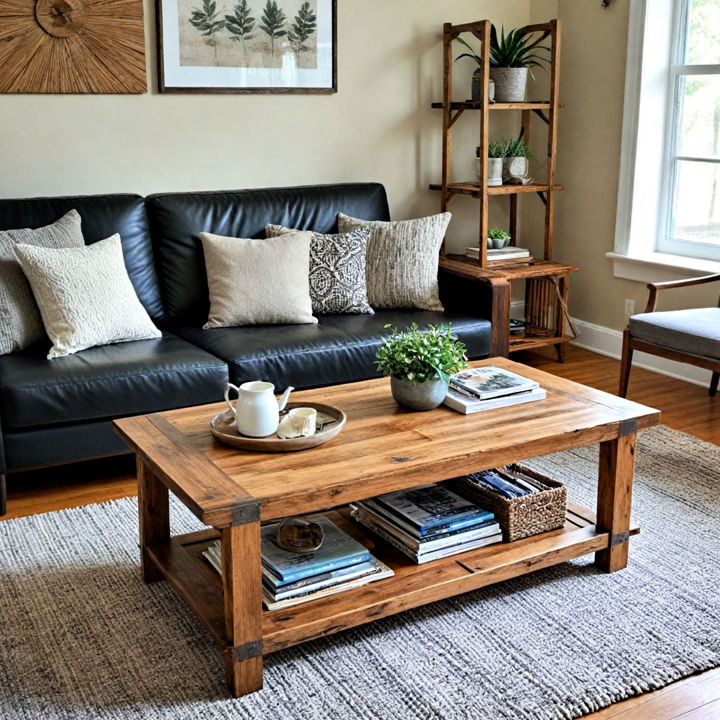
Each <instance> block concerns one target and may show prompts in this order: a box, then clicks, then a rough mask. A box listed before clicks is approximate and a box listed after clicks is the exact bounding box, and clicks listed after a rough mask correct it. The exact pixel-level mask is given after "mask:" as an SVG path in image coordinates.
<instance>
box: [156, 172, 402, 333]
mask: <svg viewBox="0 0 720 720" xmlns="http://www.w3.org/2000/svg"><path fill="white" fill-rule="evenodd" d="M146 205H147V212H148V217H149V220H150V226H151V229H152V235H153V242H154V248H155V256H156V258H157V265H158V274H159V276H160V283H161V285H162V292H163V298H164V301H165V308H166V310H167V313H168V321H169V322H170V323H171V324H172V325H173V326H175V327H180V326H184V327H195V326H198V327H199V326H200V325H202V324H203V323H204V322H205V321H206V320H207V317H208V285H207V276H206V274H205V262H204V259H203V254H202V247H201V245H200V240H199V238H198V233H201V232H208V233H212V234H214V235H224V236H226V237H236V238H264V237H265V226H266V225H271V224H274V225H284V226H285V227H290V228H293V229H295V230H315V231H317V232H321V233H332V232H337V213H338V212H340V211H342V212H345V213H348V214H350V215H354V216H356V217H360V218H363V219H366V220H388V219H389V211H388V204H387V197H386V195H385V188H384V187H383V186H382V185H380V184H378V183H355V184H342V185H315V186H308V187H294V188H269V189H261V190H238V191H228V192H202V193H174V194H168V195H151V196H150V197H148V198H147V200H146Z"/></svg>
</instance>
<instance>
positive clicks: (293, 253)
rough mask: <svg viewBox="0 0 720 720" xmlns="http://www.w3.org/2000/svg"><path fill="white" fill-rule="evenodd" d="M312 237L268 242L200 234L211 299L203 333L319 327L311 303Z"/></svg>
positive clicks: (299, 235)
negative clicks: (265, 327) (246, 328)
mask: <svg viewBox="0 0 720 720" xmlns="http://www.w3.org/2000/svg"><path fill="white" fill-rule="evenodd" d="M311 238H312V233H309V232H294V233H288V234H286V235H281V236H279V237H275V238H268V239H266V240H253V239H250V238H231V237H224V236H222V235H213V234H211V233H200V240H201V241H202V246H203V252H204V253H205V269H206V271H207V279H208V290H209V294H210V315H209V316H208V321H207V322H206V323H205V325H204V326H203V327H204V328H205V329H208V328H217V327H233V326H235V325H260V324H265V325H282V324H288V325H303V324H309V323H317V318H316V317H313V314H312V302H311V300H310V282H309V271H310V240H311Z"/></svg>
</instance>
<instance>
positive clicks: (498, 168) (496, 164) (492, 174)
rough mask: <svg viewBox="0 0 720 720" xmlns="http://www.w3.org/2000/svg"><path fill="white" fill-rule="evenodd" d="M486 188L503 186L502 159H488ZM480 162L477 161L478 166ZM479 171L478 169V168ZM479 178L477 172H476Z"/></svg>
mask: <svg viewBox="0 0 720 720" xmlns="http://www.w3.org/2000/svg"><path fill="white" fill-rule="evenodd" d="M487 163H488V186H489V187H498V186H500V185H502V184H503V158H488V160H487ZM479 164H480V162H479V161H478V165H479ZM478 171H479V168H478ZM478 178H479V172H478Z"/></svg>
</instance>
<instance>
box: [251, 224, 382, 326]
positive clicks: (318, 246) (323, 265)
mask: <svg viewBox="0 0 720 720" xmlns="http://www.w3.org/2000/svg"><path fill="white" fill-rule="evenodd" d="M289 232H295V231H294V230H290V229H289V228H286V227H283V226H282V225H266V226H265V235H266V236H267V237H277V236H278V235H285V234H286V233H289ZM369 237H370V230H369V229H367V228H365V229H362V230H353V231H351V232H347V233H338V234H335V235H328V234H325V233H319V232H313V233H312V239H311V241H310V298H311V300H312V308H313V313H315V315H353V314H354V315H361V314H368V315H370V314H372V313H373V309H372V308H371V307H370V304H369V303H368V297H367V283H366V280H365V256H366V254H367V244H368V238H369Z"/></svg>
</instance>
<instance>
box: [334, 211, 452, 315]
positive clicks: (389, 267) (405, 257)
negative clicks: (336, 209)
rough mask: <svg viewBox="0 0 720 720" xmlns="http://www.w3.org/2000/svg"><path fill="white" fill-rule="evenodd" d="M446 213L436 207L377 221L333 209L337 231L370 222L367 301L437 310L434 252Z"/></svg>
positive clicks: (447, 217)
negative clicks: (420, 213)
mask: <svg viewBox="0 0 720 720" xmlns="http://www.w3.org/2000/svg"><path fill="white" fill-rule="evenodd" d="M451 217H452V216H451V215H450V213H440V214H439V215H431V216H430V217H424V218H418V219H417V220H397V221H395V222H383V221H373V220H360V219H359V218H353V217H348V216H347V215H343V214H342V213H338V227H339V229H340V232H350V231H352V230H358V229H360V228H370V239H369V240H368V251H367V288H368V300H369V302H370V305H372V307H374V308H418V309H420V310H443V306H442V303H441V302H440V291H439V288H438V279H437V276H438V254H439V252H440V245H441V244H442V241H443V238H444V237H445V231H446V230H447V226H448V224H449V222H450V218H451Z"/></svg>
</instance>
